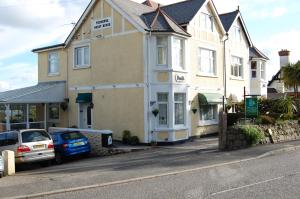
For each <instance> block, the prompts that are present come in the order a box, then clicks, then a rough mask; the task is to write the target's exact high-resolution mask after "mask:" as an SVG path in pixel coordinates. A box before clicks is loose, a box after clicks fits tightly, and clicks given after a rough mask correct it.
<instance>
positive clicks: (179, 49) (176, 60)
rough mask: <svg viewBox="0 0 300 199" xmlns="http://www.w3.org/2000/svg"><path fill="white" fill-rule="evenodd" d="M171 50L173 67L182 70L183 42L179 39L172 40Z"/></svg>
mask: <svg viewBox="0 0 300 199" xmlns="http://www.w3.org/2000/svg"><path fill="white" fill-rule="evenodd" d="M172 50H173V56H172V59H173V65H174V67H177V68H183V67H184V66H183V61H184V57H183V53H184V51H183V40H182V39H179V38H174V39H173V46H172Z"/></svg>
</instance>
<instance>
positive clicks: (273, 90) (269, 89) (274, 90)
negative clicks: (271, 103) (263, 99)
mask: <svg viewBox="0 0 300 199" xmlns="http://www.w3.org/2000/svg"><path fill="white" fill-rule="evenodd" d="M268 93H278V92H277V90H276V88H268Z"/></svg>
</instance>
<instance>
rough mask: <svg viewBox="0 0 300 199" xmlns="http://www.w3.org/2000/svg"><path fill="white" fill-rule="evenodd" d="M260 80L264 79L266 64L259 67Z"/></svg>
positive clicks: (263, 63)
mask: <svg viewBox="0 0 300 199" xmlns="http://www.w3.org/2000/svg"><path fill="white" fill-rule="evenodd" d="M260 78H261V79H266V63H265V62H262V63H261V66H260Z"/></svg>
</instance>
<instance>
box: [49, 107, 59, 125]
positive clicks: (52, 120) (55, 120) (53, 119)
mask: <svg viewBox="0 0 300 199" xmlns="http://www.w3.org/2000/svg"><path fill="white" fill-rule="evenodd" d="M53 107H56V108H58V118H51V117H50V110H51V108H53ZM48 118H49V121H50V122H58V121H59V120H60V104H59V103H55V104H49V106H48Z"/></svg>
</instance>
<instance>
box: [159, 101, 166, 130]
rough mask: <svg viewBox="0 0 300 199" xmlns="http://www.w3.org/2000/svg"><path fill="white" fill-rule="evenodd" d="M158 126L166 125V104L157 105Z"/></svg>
mask: <svg viewBox="0 0 300 199" xmlns="http://www.w3.org/2000/svg"><path fill="white" fill-rule="evenodd" d="M158 110H159V125H167V124H168V122H167V121H168V105H167V104H159V105H158Z"/></svg>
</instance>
